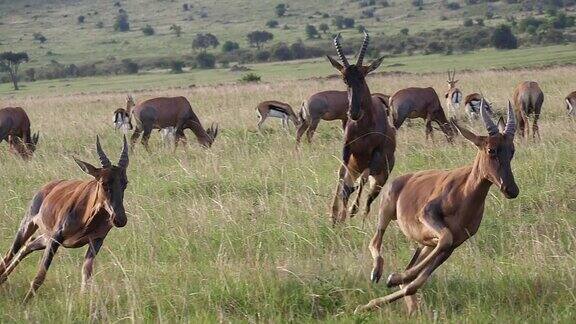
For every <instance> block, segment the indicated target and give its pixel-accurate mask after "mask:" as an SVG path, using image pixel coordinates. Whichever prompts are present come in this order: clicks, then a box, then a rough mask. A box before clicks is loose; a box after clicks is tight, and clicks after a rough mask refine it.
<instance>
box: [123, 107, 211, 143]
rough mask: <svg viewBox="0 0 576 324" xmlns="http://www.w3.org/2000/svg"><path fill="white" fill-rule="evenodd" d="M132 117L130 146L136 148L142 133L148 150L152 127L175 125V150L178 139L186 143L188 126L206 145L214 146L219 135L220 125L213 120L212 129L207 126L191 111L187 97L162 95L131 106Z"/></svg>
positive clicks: (143, 141) (160, 127)
mask: <svg viewBox="0 0 576 324" xmlns="http://www.w3.org/2000/svg"><path fill="white" fill-rule="evenodd" d="M132 116H133V118H134V121H135V129H134V133H133V134H132V137H131V138H130V145H131V147H134V144H135V143H136V141H137V140H138V137H140V134H141V133H142V132H143V133H144V134H143V135H142V144H143V145H144V147H145V148H146V150H147V151H149V147H148V139H149V138H150V134H151V133H152V130H153V129H163V128H167V127H174V128H175V140H174V150H176V148H177V147H178V142H179V141H183V142H184V145H186V136H185V135H184V130H185V129H190V130H192V132H193V133H194V135H196V138H197V139H198V142H199V143H200V144H201V145H202V146H204V147H210V146H212V143H213V142H214V139H215V138H216V136H217V135H218V125H216V126H215V124H214V123H213V124H212V126H210V128H208V129H204V127H202V124H201V123H200V120H199V119H198V117H197V116H196V114H195V113H194V111H193V110H192V107H191V106H190V102H188V100H187V99H186V98H184V97H160V98H153V99H149V100H146V101H144V102H141V103H139V104H138V105H136V106H135V107H134V108H133V109H132Z"/></svg>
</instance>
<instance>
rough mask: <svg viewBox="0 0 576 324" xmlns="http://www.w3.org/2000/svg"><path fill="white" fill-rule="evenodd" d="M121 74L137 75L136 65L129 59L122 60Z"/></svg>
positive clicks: (137, 67)
mask: <svg viewBox="0 0 576 324" xmlns="http://www.w3.org/2000/svg"><path fill="white" fill-rule="evenodd" d="M122 67H123V72H124V73H126V74H136V73H138V69H139V66H138V63H136V62H133V61H132V60H131V59H123V60H122Z"/></svg>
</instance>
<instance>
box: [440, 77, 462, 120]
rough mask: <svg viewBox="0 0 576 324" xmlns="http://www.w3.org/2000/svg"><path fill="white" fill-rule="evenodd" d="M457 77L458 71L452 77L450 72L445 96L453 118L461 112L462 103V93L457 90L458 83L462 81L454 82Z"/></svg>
mask: <svg viewBox="0 0 576 324" xmlns="http://www.w3.org/2000/svg"><path fill="white" fill-rule="evenodd" d="M455 76H456V69H454V72H453V73H452V75H450V70H448V80H447V81H446V82H447V83H448V91H447V92H446V94H445V95H444V97H446V107H448V110H450V112H451V113H452V116H456V112H457V111H459V110H460V103H461V102H462V91H460V89H458V88H456V83H457V82H458V81H460V80H454V77H455Z"/></svg>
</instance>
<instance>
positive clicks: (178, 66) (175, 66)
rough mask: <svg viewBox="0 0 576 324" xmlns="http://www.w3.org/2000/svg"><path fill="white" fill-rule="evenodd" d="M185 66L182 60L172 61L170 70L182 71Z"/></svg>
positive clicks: (173, 71)
mask: <svg viewBox="0 0 576 324" xmlns="http://www.w3.org/2000/svg"><path fill="white" fill-rule="evenodd" d="M183 67H184V62H182V61H176V60H174V61H171V62H170V72H172V73H182V68H183Z"/></svg>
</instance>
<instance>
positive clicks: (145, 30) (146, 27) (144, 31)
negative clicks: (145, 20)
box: [140, 25, 154, 36]
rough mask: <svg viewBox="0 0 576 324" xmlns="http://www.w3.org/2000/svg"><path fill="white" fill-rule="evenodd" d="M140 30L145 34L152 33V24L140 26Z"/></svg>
mask: <svg viewBox="0 0 576 324" xmlns="http://www.w3.org/2000/svg"><path fill="white" fill-rule="evenodd" d="M140 30H141V31H142V33H143V34H144V35H146V36H152V35H154V28H152V26H150V25H146V26H144V27H142V28H141V29H140Z"/></svg>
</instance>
